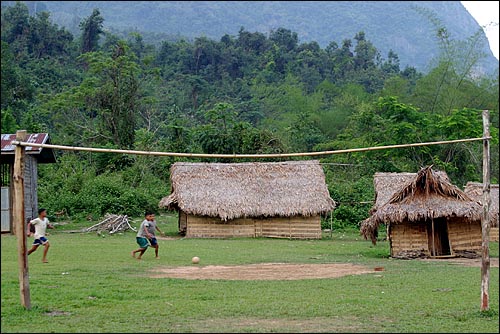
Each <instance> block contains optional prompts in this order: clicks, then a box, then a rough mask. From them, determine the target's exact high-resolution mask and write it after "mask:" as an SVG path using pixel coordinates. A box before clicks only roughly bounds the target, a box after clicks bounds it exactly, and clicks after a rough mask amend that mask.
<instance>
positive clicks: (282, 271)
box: [150, 258, 498, 280]
mask: <svg viewBox="0 0 500 334" xmlns="http://www.w3.org/2000/svg"><path fill="white" fill-rule="evenodd" d="M401 261H406V260H401ZM416 261H431V262H448V263H452V264H457V265H463V266H469V267H481V259H480V258H479V259H467V258H450V259H419V260H416ZM490 267H492V268H498V258H491V259H490ZM380 271H384V268H383V267H373V268H370V267H366V266H360V265H354V264H350V263H323V264H290V263H260V264H249V265H239V266H203V265H191V266H184V267H162V268H156V269H153V271H152V273H151V274H150V277H151V278H183V279H223V280H300V279H316V278H336V277H342V276H347V275H361V274H368V273H374V272H380Z"/></svg>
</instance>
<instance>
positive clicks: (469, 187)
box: [464, 182, 498, 227]
mask: <svg viewBox="0 0 500 334" xmlns="http://www.w3.org/2000/svg"><path fill="white" fill-rule="evenodd" d="M464 192H465V193H466V194H467V195H469V196H470V197H471V198H473V199H474V200H476V201H478V202H480V203H482V202H483V184H482V183H478V182H467V184H466V185H465V189H464ZM490 198H491V203H490V208H489V209H490V226H491V227H498V184H492V185H490Z"/></svg>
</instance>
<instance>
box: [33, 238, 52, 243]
mask: <svg viewBox="0 0 500 334" xmlns="http://www.w3.org/2000/svg"><path fill="white" fill-rule="evenodd" d="M47 242H49V240H47V238H45V237H40V238H39V239H35V240H34V241H33V245H45V244H46V243H47Z"/></svg>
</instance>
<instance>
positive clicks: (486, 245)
mask: <svg viewBox="0 0 500 334" xmlns="http://www.w3.org/2000/svg"><path fill="white" fill-rule="evenodd" d="M489 137H490V113H489V111H488V110H483V138H484V139H483V198H482V202H483V212H482V217H481V226H482V235H483V238H482V243H481V250H482V261H481V311H487V310H489V309H490V301H489V298H490V296H489V286H490V215H489V213H490V203H491V197H490V139H489Z"/></svg>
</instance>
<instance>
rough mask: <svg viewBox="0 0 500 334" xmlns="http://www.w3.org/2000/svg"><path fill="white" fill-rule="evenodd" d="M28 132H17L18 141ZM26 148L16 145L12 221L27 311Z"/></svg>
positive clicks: (20, 283)
mask: <svg viewBox="0 0 500 334" xmlns="http://www.w3.org/2000/svg"><path fill="white" fill-rule="evenodd" d="M26 138H27V133H26V130H20V131H17V132H16V140H17V141H25V140H26ZM24 155H25V147H24V146H21V145H16V149H15V156H14V173H13V179H14V194H13V215H12V221H13V225H14V232H15V234H16V237H17V251H18V265H19V289H20V293H21V305H22V306H24V307H25V308H26V309H30V308H31V300H30V285H29V275H28V254H27V248H26V224H25V222H24V219H25V217H24V212H25V211H24V158H25V156H24Z"/></svg>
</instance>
